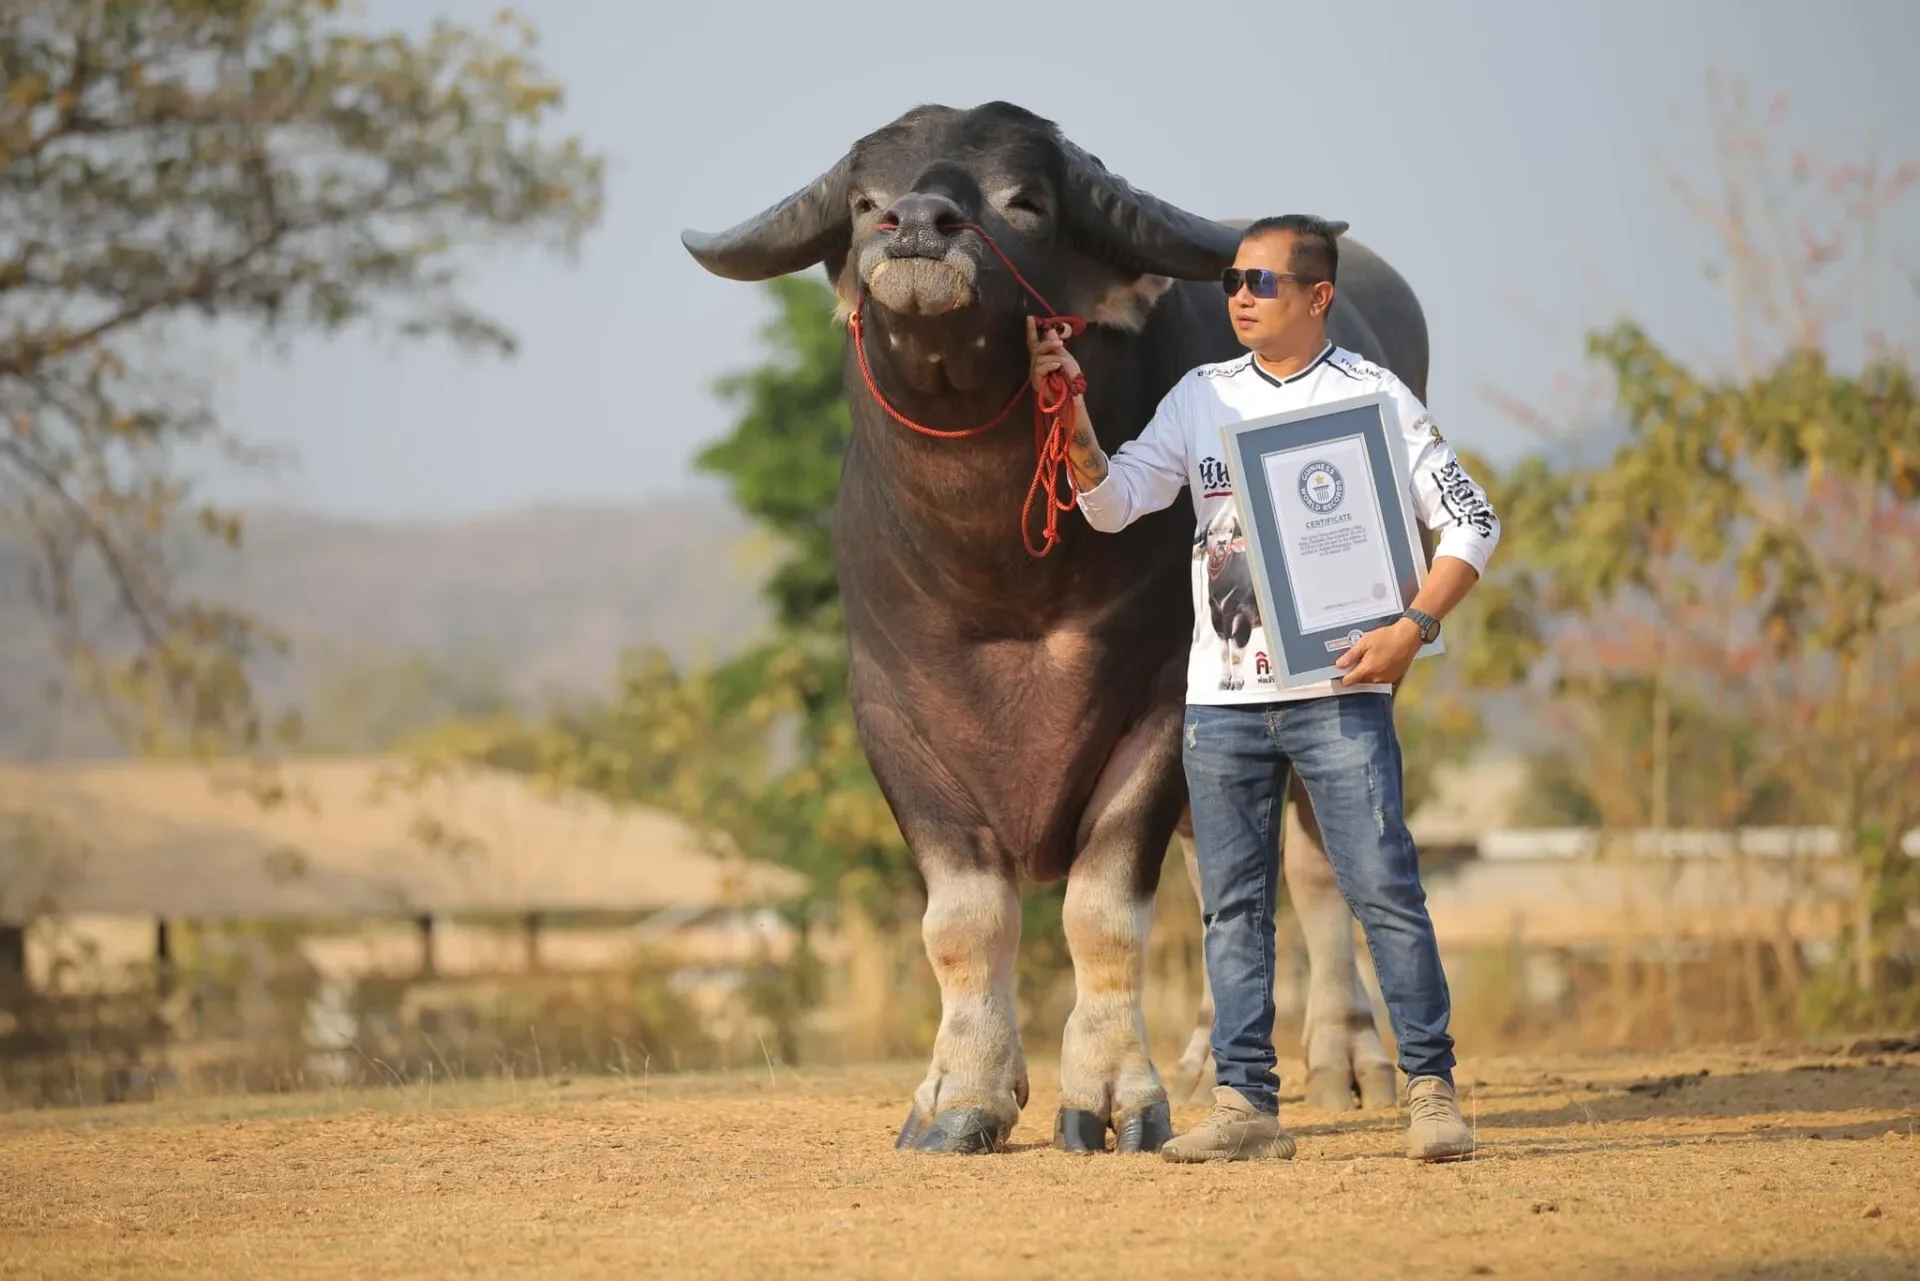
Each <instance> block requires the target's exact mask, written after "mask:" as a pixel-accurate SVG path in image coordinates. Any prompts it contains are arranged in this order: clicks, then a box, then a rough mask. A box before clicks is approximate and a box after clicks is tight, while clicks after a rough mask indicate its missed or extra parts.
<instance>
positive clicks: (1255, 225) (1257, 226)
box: [1240, 214, 1340, 284]
mask: <svg viewBox="0 0 1920 1281" xmlns="http://www.w3.org/2000/svg"><path fill="white" fill-rule="evenodd" d="M1272 231H1290V232H1292V233H1293V253H1292V254H1291V255H1290V258H1289V261H1288V263H1287V269H1288V270H1289V271H1292V272H1295V273H1297V274H1298V275H1302V276H1310V277H1312V278H1313V279H1315V280H1324V281H1326V282H1327V283H1328V284H1332V283H1334V277H1335V276H1336V275H1337V274H1338V273H1339V270H1340V249H1339V246H1338V245H1336V244H1335V243H1334V241H1335V240H1336V239H1338V237H1337V236H1336V235H1335V234H1334V230H1333V225H1332V224H1330V223H1329V222H1328V221H1327V220H1326V219H1325V218H1316V217H1314V216H1313V215H1312V214H1279V215H1276V216H1275V217H1272V218H1261V219H1258V220H1256V221H1254V222H1251V223H1248V224H1247V229H1246V230H1245V231H1243V232H1241V233H1240V239H1241V240H1252V239H1253V238H1254V237H1255V236H1264V235H1266V234H1267V233H1268V232H1272Z"/></svg>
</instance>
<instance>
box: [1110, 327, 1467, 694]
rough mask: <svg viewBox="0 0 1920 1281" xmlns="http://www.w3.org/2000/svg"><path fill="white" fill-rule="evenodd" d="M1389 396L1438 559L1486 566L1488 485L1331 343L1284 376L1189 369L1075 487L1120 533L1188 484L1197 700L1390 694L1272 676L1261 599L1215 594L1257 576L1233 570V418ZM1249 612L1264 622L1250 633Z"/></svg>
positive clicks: (1414, 407)
mask: <svg viewBox="0 0 1920 1281" xmlns="http://www.w3.org/2000/svg"><path fill="white" fill-rule="evenodd" d="M1381 391H1384V392H1385V393H1386V394H1387V397H1388V403H1389V406H1390V408H1389V412H1388V413H1387V416H1386V417H1387V425H1388V430H1389V431H1391V430H1392V429H1393V428H1394V427H1395V426H1397V427H1398V428H1399V430H1400V435H1401V439H1402V441H1403V443H1404V444H1405V446H1406V450H1407V461H1408V464H1409V466H1408V475H1409V477H1410V482H1411V488H1412V498H1413V510H1414V514H1415V516H1416V517H1417V518H1418V520H1419V521H1420V523H1421V524H1422V525H1424V526H1426V527H1427V528H1428V529H1430V530H1432V531H1433V532H1434V533H1435V534H1436V535H1438V542H1437V545H1436V546H1435V548H1434V555H1435V556H1436V557H1440V556H1457V557H1459V558H1460V559H1461V560H1464V561H1466V562H1467V563H1468V564H1469V565H1472V566H1473V567H1474V569H1475V570H1476V571H1478V572H1480V573H1485V572H1486V568H1487V561H1488V559H1489V558H1490V557H1491V556H1492V555H1493V549H1494V547H1495V546H1496V545H1498V543H1499V542H1500V518H1499V516H1498V515H1497V514H1496V513H1495V512H1494V510H1493V506H1492V504H1491V503H1489V502H1488V501H1487V495H1486V491H1485V490H1484V489H1482V488H1481V486H1480V484H1479V482H1477V481H1476V480H1474V479H1473V477H1471V476H1469V475H1468V474H1467V472H1466V469H1465V468H1463V467H1462V466H1461V465H1460V459H1459V458H1458V457H1457V456H1456V455H1455V454H1454V452H1453V448H1452V446H1450V445H1448V444H1447V442H1446V439H1445V437H1443V436H1442V435H1441V434H1440V428H1439V427H1438V426H1437V425H1436V424H1435V423H1434V420H1433V416H1432V415H1431V414H1429V413H1428V412H1427V408H1426V406H1425V405H1423V404H1421V403H1420V400H1419V398H1418V397H1417V396H1415V395H1414V394H1413V392H1412V391H1411V390H1409V389H1408V387H1407V385H1406V384H1405V383H1403V382H1401V381H1400V379H1398V378H1397V377H1395V376H1394V375H1393V373H1392V372H1391V371H1389V370H1386V369H1382V368H1381V367H1380V366H1378V365H1376V364H1374V363H1372V362H1371V361H1368V360H1365V359H1363V358H1361V357H1360V356H1357V355H1355V354H1354V353H1353V352H1350V351H1348V350H1346V349H1345V348H1343V347H1336V346H1334V345H1333V344H1332V343H1329V344H1327V346H1326V347H1325V348H1324V349H1322V351H1321V352H1320V354H1319V356H1317V357H1316V358H1315V359H1314V361H1313V363H1312V364H1310V365H1308V366H1307V367H1306V368H1305V369H1303V370H1301V371H1300V372H1298V373H1296V374H1293V375H1291V376H1290V377H1287V378H1276V377H1275V376H1274V375H1272V374H1270V373H1268V372H1267V371H1266V370H1265V369H1263V368H1261V367H1260V365H1259V363H1258V362H1257V361H1256V360H1255V359H1254V357H1253V355H1252V353H1248V354H1247V355H1244V356H1239V357H1236V358H1235V359H1233V360H1226V361H1222V362H1220V363H1219V364H1214V365H1202V366H1200V367H1199V368H1197V369H1194V370H1191V371H1190V372H1188V373H1187V374H1186V375H1185V376H1184V377H1183V378H1181V379H1180V381H1179V382H1177V383H1175V384H1174V385H1173V388H1172V390H1170V391H1168V392H1167V394H1166V396H1165V397H1164V398H1163V399H1162V400H1161V401H1160V406H1159V408H1158V409H1156V410H1155V411H1154V415H1153V419H1152V421H1150V422H1149V423H1148V424H1147V426H1146V429H1145V430H1144V431H1142V432H1141V433H1140V435H1139V437H1138V438H1137V439H1134V440H1130V441H1128V442H1127V443H1126V444H1124V445H1122V446H1121V447H1120V448H1119V449H1118V450H1116V451H1114V453H1113V455H1112V458H1111V463H1112V468H1111V470H1110V471H1109V473H1108V475H1107V477H1106V479H1105V480H1103V481H1101V482H1100V484H1099V485H1097V486H1095V487H1094V488H1092V489H1089V490H1085V491H1081V492H1079V493H1078V494H1077V496H1076V497H1077V501H1078V504H1079V507H1080V510H1081V512H1082V514H1083V515H1084V516H1085V517H1086V520H1087V523H1088V524H1090V525H1092V526H1093V527H1094V528H1095V529H1098V530H1102V531H1104V532H1107V533H1113V532H1116V531H1118V530H1121V529H1124V528H1126V526H1127V525H1128V524H1130V523H1131V522H1133V521H1134V520H1136V519H1138V518H1139V517H1141V516H1143V515H1145V514H1147V513H1148V512H1153V511H1158V510H1160V509H1161V508H1163V507H1166V506H1167V505H1168V504H1169V503H1171V502H1173V500H1174V499H1175V498H1177V497H1178V496H1179V494H1180V490H1181V488H1182V487H1186V488H1188V489H1191V490H1192V497H1193V513H1194V519H1195V525H1194V540H1193V613H1194V626H1193V650H1192V652H1191V654H1190V656H1189V658H1188V662H1187V701H1188V702H1189V703H1214V704H1218V703H1272V702H1280V701H1286V700H1292V699H1300V698H1318V697H1322V696H1324V695H1327V694H1342V693H1346V694H1354V693H1361V692H1368V691H1372V692H1382V693H1384V692H1387V691H1388V690H1390V689H1391V686H1387V685H1342V684H1340V682H1339V681H1338V680H1329V681H1326V682H1324V683H1316V684H1313V685H1308V686H1304V687H1301V688H1296V689H1287V688H1284V687H1282V686H1280V685H1279V684H1278V683H1277V682H1276V681H1275V680H1274V678H1273V663H1272V662H1271V660H1270V659H1269V657H1268V654H1269V647H1268V645H1267V640H1266V634H1265V631H1264V629H1263V628H1262V627H1261V626H1260V625H1259V623H1258V621H1257V618H1258V613H1259V607H1258V604H1257V603H1256V602H1253V601H1251V600H1245V601H1242V600H1237V599H1233V598H1231V597H1228V598H1223V600H1221V601H1219V602H1215V601H1214V600H1213V596H1214V594H1216V593H1217V592H1219V593H1232V592H1235V591H1236V590H1238V591H1241V592H1244V588H1236V587H1235V586H1234V584H1236V583H1241V584H1243V583H1245V582H1247V581H1249V580H1248V579H1247V576H1246V575H1245V574H1241V573H1237V572H1232V571H1235V570H1238V569H1239V568H1240V567H1239V566H1234V565H1233V564H1232V563H1231V562H1232V560H1233V559H1234V558H1236V557H1240V558H1244V557H1245V554H1246V553H1245V549H1244V542H1243V540H1241V539H1239V538H1237V537H1235V535H1236V533H1237V530H1235V529H1234V528H1232V526H1233V525H1234V523H1235V518H1234V504H1233V480H1232V477H1231V475H1230V474H1229V472H1228V469H1227V465H1226V461H1225V460H1224V459H1223V458H1222V457H1221V456H1220V455H1221V453H1222V452H1223V447H1222V444H1221V435H1220V429H1221V428H1222V427H1223V426H1225V425H1226V424H1228V423H1232V422H1244V421H1246V420H1247V419H1250V418H1263V417H1266V416H1267V415H1269V414H1277V413H1282V412H1285V411H1287V410H1295V409H1305V408H1308V407H1309V406H1312V405H1317V404H1326V403H1329V402H1332V401H1337V400H1347V399H1351V398H1352V397H1354V396H1362V395H1367V394H1369V393H1372V392H1381ZM1242 563H1243V564H1244V559H1243V561H1242ZM1216 604H1218V605H1219V606H1220V609H1219V610H1217V611H1216V609H1215V608H1214V607H1215V605H1216ZM1249 611H1251V615H1252V617H1253V618H1254V619H1255V620H1256V621H1255V622H1254V624H1253V626H1252V628H1251V631H1250V633H1246V632H1245V631H1244V622H1245V619H1246V618H1247V616H1248V612H1249ZM1216 613H1217V614H1219V615H1220V616H1221V617H1223V618H1225V619H1229V620H1230V619H1233V618H1236V617H1237V618H1239V619H1240V620H1241V624H1240V626H1237V627H1236V626H1234V625H1233V624H1232V623H1231V622H1228V623H1224V624H1222V625H1220V626H1216V623H1215V617H1216ZM1223 631H1224V632H1225V633H1226V634H1224V635H1223V634H1221V633H1222V632H1223ZM1243 633H1244V635H1243ZM1249 656H1251V661H1249Z"/></svg>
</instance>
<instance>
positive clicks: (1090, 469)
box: [1027, 316, 1110, 494]
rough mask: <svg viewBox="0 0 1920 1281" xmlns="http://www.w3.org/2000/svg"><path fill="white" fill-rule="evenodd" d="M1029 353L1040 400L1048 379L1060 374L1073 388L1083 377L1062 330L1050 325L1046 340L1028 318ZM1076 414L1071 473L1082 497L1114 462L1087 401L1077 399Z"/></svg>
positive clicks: (1071, 439)
mask: <svg viewBox="0 0 1920 1281" xmlns="http://www.w3.org/2000/svg"><path fill="white" fill-rule="evenodd" d="M1027 350H1028V351H1029V352H1031V353H1032V358H1033V391H1034V394H1035V395H1037V396H1045V395H1046V394H1047V376H1048V375H1049V374H1055V373H1057V374H1059V375H1061V376H1062V377H1064V378H1065V379H1066V380H1067V383H1068V385H1069V386H1071V385H1072V383H1073V380H1074V379H1075V378H1077V377H1079V376H1080V362H1079V361H1077V360H1075V359H1074V358H1073V354H1072V353H1071V352H1069V351H1068V350H1067V341H1066V338H1065V336H1064V335H1063V334H1062V333H1061V331H1060V330H1058V329H1056V328H1054V327H1053V326H1051V325H1049V326H1048V327H1047V332H1046V336H1045V337H1042V336H1041V335H1040V334H1038V333H1036V332H1035V330H1034V318H1033V317H1032V316H1028V317H1027ZM1069 403H1070V405H1071V410H1072V413H1073V435H1072V436H1070V437H1069V438H1068V439H1067V471H1068V473H1069V474H1071V475H1072V477H1073V484H1074V488H1076V489H1078V490H1079V491H1080V492H1081V493H1083V494H1084V493H1086V492H1087V491H1088V490H1089V489H1097V488H1099V486H1100V484H1101V483H1102V482H1103V481H1105V480H1106V478H1107V468H1108V464H1109V462H1110V460H1109V459H1108V458H1107V455H1106V451H1104V450H1103V449H1101V448H1100V439H1099V437H1097V436H1095V435H1094V434H1093V423H1092V422H1091V421H1090V420H1089V419H1088V418H1087V402H1086V399H1085V398H1084V397H1081V396H1074V397H1073V399H1072V400H1071V402H1069Z"/></svg>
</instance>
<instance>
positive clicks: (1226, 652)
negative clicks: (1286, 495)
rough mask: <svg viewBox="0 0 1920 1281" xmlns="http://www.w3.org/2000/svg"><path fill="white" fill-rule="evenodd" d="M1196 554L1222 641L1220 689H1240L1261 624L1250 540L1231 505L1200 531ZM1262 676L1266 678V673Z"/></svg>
mask: <svg viewBox="0 0 1920 1281" xmlns="http://www.w3.org/2000/svg"><path fill="white" fill-rule="evenodd" d="M1194 555H1195V556H1196V557H1198V556H1202V555H1204V556H1205V557H1206V560H1207V605H1208V614H1209V616H1210V617H1211V618H1212V621H1213V633H1214V635H1216V636H1218V637H1219V638H1220V688H1221V689H1240V688H1241V687H1242V686H1244V685H1245V684H1246V678H1245V677H1244V676H1242V675H1241V674H1240V666H1241V663H1242V662H1243V661H1244V660H1245V658H1246V654H1247V641H1248V639H1249V638H1250V637H1252V635H1253V629H1254V628H1256V627H1258V626H1259V625H1260V602H1259V599H1258V598H1257V597H1255V595H1254V593H1253V571H1252V569H1251V568H1249V566H1248V561H1247V540H1246V536H1245V533H1244V531H1243V530H1242V529H1241V528H1240V515H1239V513H1238V512H1236V511H1235V510H1234V509H1233V507H1231V506H1223V507H1222V508H1221V509H1220V511H1219V514H1217V515H1216V516H1215V517H1214V518H1213V520H1212V521H1210V522H1209V523H1208V524H1207V526H1206V528H1204V529H1203V530H1201V531H1200V536H1199V537H1198V538H1196V539H1195V540H1194ZM1261 675H1262V676H1263V677H1264V676H1267V675H1268V673H1267V672H1262V673H1261Z"/></svg>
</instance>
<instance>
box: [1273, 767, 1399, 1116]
mask: <svg viewBox="0 0 1920 1281" xmlns="http://www.w3.org/2000/svg"><path fill="white" fill-rule="evenodd" d="M1287 800H1288V804H1287V807H1286V808H1287V814H1286V823H1285V826H1284V828H1283V836H1282V840H1281V858H1282V861H1283V863H1284V865H1285V868H1286V877H1287V894H1288V896H1289V897H1290V898H1292V900H1293V911H1294V915H1295V916H1296V917H1297V918H1298V919H1299V921H1300V932H1301V934H1302V936H1303V937H1304V939H1305V941H1306V945H1307V970H1308V978H1307V1013H1306V1023H1305V1026H1304V1028H1303V1029H1302V1035H1301V1038H1300V1039H1301V1042H1302V1045H1303V1048H1304V1049H1305V1050H1306V1054H1307V1106H1308V1107H1313V1108H1325V1109H1328V1110H1331V1111H1344V1110H1346V1109H1349V1108H1351V1107H1353V1105H1354V1094H1355V1093H1356V1091H1357V1092H1358V1094H1359V1101H1360V1106H1361V1107H1363V1108H1369V1109H1372V1108H1391V1107H1394V1106H1395V1105H1396V1103H1397V1101H1398V1097H1399V1091H1398V1077H1397V1076H1396V1075H1395V1071H1394V1066H1393V1060H1391V1059H1389V1058H1388V1057H1387V1051H1386V1047H1385V1045H1383V1044H1382V1043H1381V1040H1380V1032H1379V1029H1378V1028H1377V1027H1376V1026H1375V1025H1374V1020H1373V1005H1372V1002H1371V1001H1369V1000H1368V998H1367V989H1366V985H1365V984H1364V983H1363V982H1361V979H1360V961H1359V951H1358V948H1357V947H1356V946H1355V944H1354V938H1353V912H1352V911H1351V909H1349V908H1348V907H1347V901H1346V899H1345V898H1343V897H1342V896H1341V894H1340V886H1339V885H1338V883H1336V882H1335V880H1334V876H1333V864H1332V863H1330V862H1329V861H1328V860H1327V851H1326V846H1325V845H1324V844H1323V843H1322V841H1321V837H1320V824H1319V822H1318V821H1317V820H1316V819H1315V818H1314V816H1313V807H1312V805H1311V804H1310V803H1309V802H1308V800H1307V792H1306V788H1304V787H1302V786H1301V785H1300V780H1299V778H1298V777H1297V776H1296V777H1295V778H1294V779H1293V780H1292V781H1291V783H1290V785H1289V787H1288V797H1287Z"/></svg>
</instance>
